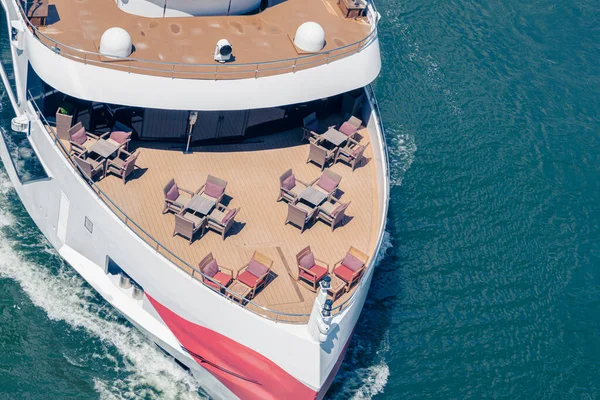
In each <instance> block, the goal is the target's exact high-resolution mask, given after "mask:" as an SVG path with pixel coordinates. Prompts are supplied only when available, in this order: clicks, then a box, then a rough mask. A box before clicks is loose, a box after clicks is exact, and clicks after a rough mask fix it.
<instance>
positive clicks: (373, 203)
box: [98, 129, 378, 320]
mask: <svg viewBox="0 0 600 400" xmlns="http://www.w3.org/2000/svg"><path fill="white" fill-rule="evenodd" d="M361 134H362V135H363V136H364V138H363V139H362V143H366V142H368V141H369V134H368V131H367V130H366V129H363V130H362V131H361ZM301 137H302V132H301V130H300V129H294V130H291V131H287V132H284V133H279V134H274V135H270V136H266V137H261V138H255V139H248V140H246V141H245V142H243V143H241V144H231V145H216V146H206V147H195V148H193V153H192V154H183V152H182V151H181V148H179V147H174V148H167V147H166V145H164V144H162V145H161V144H157V143H144V142H137V143H135V145H134V146H131V147H130V150H132V148H135V147H137V149H138V151H141V154H140V156H139V158H138V165H139V166H140V167H141V170H139V171H138V172H136V173H134V176H133V178H131V179H130V180H128V181H127V183H126V184H125V185H123V182H122V181H121V179H120V178H117V177H115V176H111V175H109V176H107V177H106V178H105V179H102V180H100V181H99V182H98V186H99V187H100V188H101V189H102V190H103V191H104V192H105V193H106V194H107V195H108V196H109V197H110V198H111V199H112V201H114V202H115V203H116V204H117V205H118V206H119V207H120V208H121V209H122V210H123V211H124V212H125V213H127V214H128V215H129V217H130V218H132V219H133V220H134V221H135V222H136V223H138V224H139V225H140V226H141V227H142V228H143V229H144V230H146V231H147V232H148V233H149V234H151V235H152V236H154V238H155V239H157V240H158V241H159V242H161V243H162V244H163V245H165V247H167V248H168V249H169V250H171V251H172V252H173V253H175V254H177V255H178V256H179V257H181V258H182V259H184V260H185V261H186V262H187V263H189V264H190V265H193V266H195V267H197V265H198V262H199V261H200V260H202V258H204V256H206V255H207V254H208V253H209V252H212V253H213V255H214V256H215V258H216V259H217V261H218V262H219V264H220V265H222V266H224V267H226V268H229V269H232V270H234V271H236V270H240V269H241V268H242V267H243V266H244V265H245V264H246V263H247V262H248V261H249V260H250V258H251V256H252V254H253V252H254V251H255V250H257V251H259V252H261V253H263V254H265V255H267V256H268V257H270V258H271V259H272V260H273V261H274V264H273V272H274V275H273V276H274V278H273V279H271V280H270V282H269V283H268V284H267V286H266V287H265V288H264V289H263V290H261V291H260V292H259V293H258V294H257V296H256V297H255V300H254V301H255V302H256V303H257V304H260V305H261V306H264V307H267V308H269V309H272V310H277V311H285V312H287V313H299V314H308V313H310V310H311V308H312V305H313V302H314V298H315V294H314V293H313V292H311V291H310V290H308V289H307V288H306V286H305V285H303V284H302V283H298V282H297V281H296V277H297V274H298V271H297V266H296V259H295V257H296V254H297V253H298V252H299V251H300V250H301V249H303V248H304V247H305V246H307V245H310V246H311V248H312V250H313V252H314V253H315V256H316V257H317V258H319V259H321V260H324V261H326V262H328V263H329V264H330V268H332V267H333V264H334V263H335V262H336V261H339V260H340V259H341V258H343V257H344V255H345V254H346V251H347V250H348V249H349V248H350V246H354V247H356V248H358V249H359V250H361V251H363V252H365V253H367V254H369V256H370V257H373V256H374V255H373V251H374V248H375V245H376V240H377V234H378V232H377V222H378V221H377V219H378V218H377V214H378V209H377V207H378V199H377V193H378V191H377V179H376V167H375V162H374V161H373V160H372V151H371V146H369V147H368V148H367V150H366V151H365V160H364V161H363V164H362V166H360V167H358V168H357V169H356V170H355V171H354V173H353V172H352V170H351V168H350V167H349V166H347V165H345V164H342V163H337V164H335V165H334V166H332V167H330V168H331V169H332V170H333V171H335V172H337V173H338V174H340V175H341V176H342V177H343V178H342V181H341V184H340V188H341V192H339V193H342V195H341V200H342V201H343V202H348V201H351V202H352V203H351V204H350V206H349V207H348V210H347V215H348V217H347V219H346V222H345V223H344V224H343V225H342V226H340V227H338V228H337V229H336V230H335V231H334V232H331V229H330V227H329V226H327V225H325V224H324V223H322V222H316V223H315V224H314V225H313V226H311V227H309V228H308V229H306V230H305V231H304V233H303V234H301V233H300V230H299V229H298V228H297V227H295V226H292V225H290V224H287V225H284V222H285V218H286V215H287V204H286V203H285V202H283V201H281V202H276V199H277V197H278V194H279V176H280V175H281V174H282V173H283V172H284V171H285V170H287V169H288V168H292V169H293V171H294V173H295V175H296V176H297V177H298V178H299V179H301V180H303V181H312V180H313V179H314V178H316V177H317V176H319V175H320V173H321V171H320V168H319V167H317V166H315V165H314V164H312V163H310V164H307V163H306V156H307V154H308V145H307V144H305V143H301V142H300V138H301ZM208 174H211V175H214V176H217V177H219V178H222V179H225V180H227V181H228V185H227V190H226V192H225V193H226V195H225V198H224V202H228V201H229V207H241V211H240V213H239V214H238V216H237V217H236V221H237V223H236V224H235V225H234V226H233V227H232V230H231V231H230V233H229V235H228V236H227V238H226V239H225V240H224V241H223V240H222V238H221V236H220V235H219V234H217V233H215V232H213V231H208V232H207V233H206V234H205V235H204V236H203V237H201V238H196V239H195V241H194V242H193V244H191V245H190V244H189V242H188V240H186V239H183V238H182V237H180V236H175V237H173V236H172V233H173V228H174V224H175V220H174V216H173V214H171V213H168V214H162V210H163V205H164V195H163V187H164V186H165V184H166V183H167V182H168V181H169V179H171V178H175V180H176V182H177V184H178V185H179V186H180V187H183V188H186V189H189V190H192V191H196V190H197V189H198V188H199V187H200V186H201V185H202V184H203V183H204V182H205V180H206V177H207V175H208ZM339 193H338V196H339V195H340V194H339ZM190 272H191V271H190ZM348 296H349V294H345V295H343V296H341V297H340V298H339V299H338V300H337V301H336V304H340V302H342V301H344V300H345V299H347V298H348ZM248 307H253V306H252V305H248ZM263 313H264V312H263ZM273 317H275V316H273ZM287 319H288V320H289V319H290V318H289V317H288V318H287ZM301 319H302V318H301ZM304 319H305V318H304Z"/></svg>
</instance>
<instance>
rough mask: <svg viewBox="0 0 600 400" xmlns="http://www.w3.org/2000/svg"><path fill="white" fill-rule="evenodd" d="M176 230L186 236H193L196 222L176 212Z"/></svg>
mask: <svg viewBox="0 0 600 400" xmlns="http://www.w3.org/2000/svg"><path fill="white" fill-rule="evenodd" d="M175 232H176V233H179V234H180V235H182V236H185V237H186V238H188V239H189V238H191V237H192V235H193V234H194V222H192V221H190V220H189V219H187V218H184V217H183V216H182V215H179V214H175Z"/></svg>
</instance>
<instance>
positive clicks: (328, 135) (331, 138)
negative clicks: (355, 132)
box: [321, 128, 348, 146]
mask: <svg viewBox="0 0 600 400" xmlns="http://www.w3.org/2000/svg"><path fill="white" fill-rule="evenodd" d="M321 137H322V138H324V139H325V140H327V141H328V142H330V143H332V144H334V145H336V146H340V145H342V143H344V142H345V141H346V140H348V136H346V135H344V134H343V133H342V132H340V131H338V130H337V129H335V128H329V129H328V130H327V132H325V133H324V134H322V135H321Z"/></svg>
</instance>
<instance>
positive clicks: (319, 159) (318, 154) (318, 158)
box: [306, 142, 336, 171]
mask: <svg viewBox="0 0 600 400" xmlns="http://www.w3.org/2000/svg"><path fill="white" fill-rule="evenodd" d="M335 153H336V150H335V149H333V150H327V149H326V148H325V147H323V146H321V145H320V144H318V143H317V142H314V143H313V142H310V143H309V149H308V157H306V163H307V164H308V163H309V162H311V161H312V162H313V163H315V164H317V165H318V166H319V167H321V171H323V169H325V167H326V166H327V163H328V162H329V161H331V160H333V158H334V157H335Z"/></svg>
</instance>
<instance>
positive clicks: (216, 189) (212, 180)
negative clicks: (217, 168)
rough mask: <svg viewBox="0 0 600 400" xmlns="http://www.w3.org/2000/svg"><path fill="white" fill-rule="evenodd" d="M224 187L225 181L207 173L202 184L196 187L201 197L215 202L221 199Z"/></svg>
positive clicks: (217, 202)
mask: <svg viewBox="0 0 600 400" xmlns="http://www.w3.org/2000/svg"><path fill="white" fill-rule="evenodd" d="M226 188H227V181H225V180H223V179H220V178H217V177H215V176H212V175H208V177H207V178H206V182H205V183H204V185H202V186H201V187H200V189H198V193H199V194H200V195H201V196H203V197H206V198H208V199H211V200H213V201H214V202H215V203H216V204H219V203H220V202H221V200H222V199H223V195H224V194H225V189H226Z"/></svg>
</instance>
